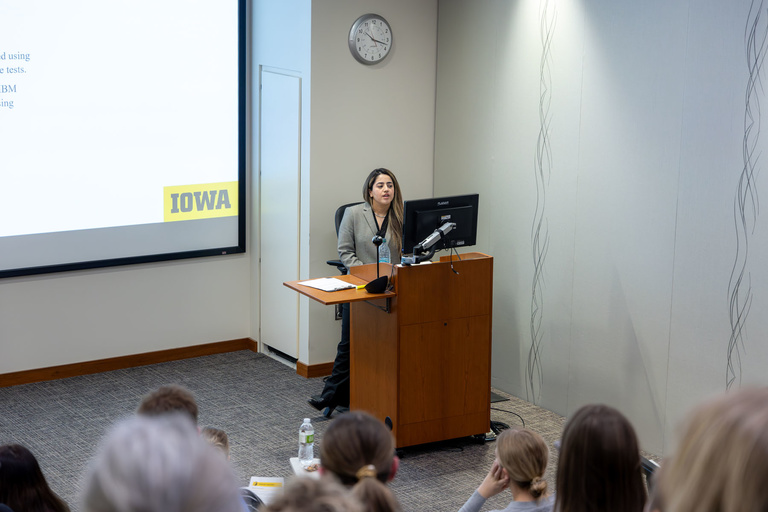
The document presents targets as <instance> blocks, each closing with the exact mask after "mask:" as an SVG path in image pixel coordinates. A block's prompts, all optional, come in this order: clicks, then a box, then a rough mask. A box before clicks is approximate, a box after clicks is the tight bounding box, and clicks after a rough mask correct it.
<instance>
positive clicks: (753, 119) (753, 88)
mask: <svg viewBox="0 0 768 512" xmlns="http://www.w3.org/2000/svg"><path fill="white" fill-rule="evenodd" d="M763 4H764V1H763V0H760V1H759V2H758V1H756V0H753V1H752V3H751V5H750V7H749V16H748V17H747V23H746V26H745V29H744V43H745V45H746V57H747V67H748V69H749V77H748V79H747V90H746V94H745V110H744V139H743V142H742V158H743V160H744V165H743V167H742V169H741V174H740V176H739V184H738V187H737V190H736V198H735V199H734V205H733V214H734V215H733V220H734V226H735V227H736V257H735V259H734V262H733V268H732V269H731V277H730V281H729V282H728V299H729V301H728V302H729V303H728V306H729V319H730V323H731V336H730V338H729V339H728V355H727V363H726V369H725V388H726V389H729V388H730V387H731V386H732V385H733V383H734V382H739V383H740V382H741V353H742V352H743V351H745V350H746V348H745V346H744V326H745V325H746V321H747V316H748V315H749V310H750V307H751V306H752V282H751V277H750V274H749V272H748V271H747V262H748V258H749V239H750V236H751V235H752V234H753V233H754V230H755V225H756V224H757V217H758V214H759V211H760V204H759V201H758V196H757V189H756V188H755V177H756V176H755V175H756V172H757V163H758V160H759V156H760V151H759V149H758V140H759V138H760V96H761V92H762V89H763V84H762V81H761V77H760V73H761V71H762V68H763V60H764V59H765V55H766V50H768V44H767V43H766V41H767V39H768V25H767V24H766V21H768V12H766V10H765V8H764V6H763Z"/></svg>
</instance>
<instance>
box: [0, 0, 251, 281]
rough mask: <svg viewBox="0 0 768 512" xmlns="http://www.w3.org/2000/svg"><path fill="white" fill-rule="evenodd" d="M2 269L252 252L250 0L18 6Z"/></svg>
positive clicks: (9, 11)
mask: <svg viewBox="0 0 768 512" xmlns="http://www.w3.org/2000/svg"><path fill="white" fill-rule="evenodd" d="M0 141H2V142H1V143H0V148H1V149H0V192H1V194H0V277H11V276H19V275H28V274H40V273H47V272H58V271H69V270H77V269H84V268H95V267H104V266H112V265H125V264H133V263H142V262H149V261H161V260H169V259H177V258H190V257H200V256H213V255H220V254H232V253H238V252H244V251H245V214H246V212H245V0H240V1H238V0H152V1H149V0H130V1H128V0H108V1H104V0H68V1H66V2H61V1H59V0H33V1H4V2H3V12H2V16H0Z"/></svg>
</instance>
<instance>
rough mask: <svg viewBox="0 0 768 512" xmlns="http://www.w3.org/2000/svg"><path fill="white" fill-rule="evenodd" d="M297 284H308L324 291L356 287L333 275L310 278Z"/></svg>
mask: <svg viewBox="0 0 768 512" xmlns="http://www.w3.org/2000/svg"><path fill="white" fill-rule="evenodd" d="M299 284H301V285H304V286H309V287H310V288H317V289H318V290H323V291H324V292H337V291H339V290H350V289H352V288H357V286H355V285H353V284H349V283H347V282H346V281H342V280H341V279H336V278H335V277H321V278H319V279H310V280H309V281H301V282H300V283H299Z"/></svg>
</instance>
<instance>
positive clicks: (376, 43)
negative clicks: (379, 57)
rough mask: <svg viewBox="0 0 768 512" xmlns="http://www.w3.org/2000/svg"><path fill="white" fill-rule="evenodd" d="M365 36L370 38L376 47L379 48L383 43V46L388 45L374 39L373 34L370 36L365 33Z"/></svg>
mask: <svg viewBox="0 0 768 512" xmlns="http://www.w3.org/2000/svg"><path fill="white" fill-rule="evenodd" d="M365 35H367V36H368V37H369V38H370V39H371V41H373V43H374V44H375V45H376V46H378V45H379V43H381V44H382V45H386V44H387V43H385V42H384V41H379V40H378V39H374V38H373V36H372V35H371V34H369V33H368V32H365Z"/></svg>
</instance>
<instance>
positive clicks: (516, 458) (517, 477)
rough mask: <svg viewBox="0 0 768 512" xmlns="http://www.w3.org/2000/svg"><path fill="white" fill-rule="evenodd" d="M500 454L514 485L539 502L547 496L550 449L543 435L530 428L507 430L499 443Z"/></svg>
mask: <svg viewBox="0 0 768 512" xmlns="http://www.w3.org/2000/svg"><path fill="white" fill-rule="evenodd" d="M496 450H497V456H498V458H499V462H500V463H501V467H503V468H504V469H506V470H507V475H509V479H510V480H511V481H513V482H514V483H515V484H516V485H517V486H518V487H520V488H521V489H523V490H526V491H528V492H529V493H531V496H533V498H534V499H535V500H537V501H538V500H539V498H541V497H544V496H546V495H547V481H546V480H544V472H545V471H546V470H547V462H548V460H549V449H548V448H547V443H545V442H544V439H543V438H542V437H541V436H540V435H539V434H537V433H536V432H534V431H532V430H528V429H527V428H521V429H510V430H505V431H504V432H502V433H501V434H500V435H499V437H498V438H497V439H496Z"/></svg>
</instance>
